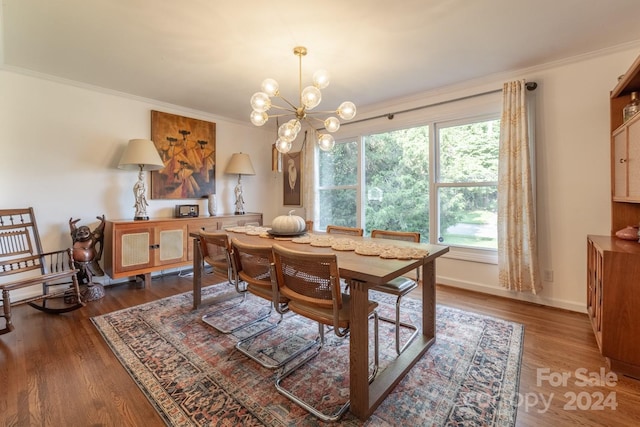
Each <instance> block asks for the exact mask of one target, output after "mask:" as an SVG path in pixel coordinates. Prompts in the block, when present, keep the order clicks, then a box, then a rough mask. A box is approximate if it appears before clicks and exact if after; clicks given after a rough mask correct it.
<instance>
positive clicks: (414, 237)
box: [371, 230, 420, 354]
mask: <svg viewBox="0 0 640 427" xmlns="http://www.w3.org/2000/svg"><path fill="white" fill-rule="evenodd" d="M371 237H372V238H380V239H392V240H405V241H409V242H415V243H419V242H420V233H418V232H413V231H390V230H371ZM419 281H420V268H417V269H416V278H415V279H411V278H409V277H404V276H400V277H396V278H395V279H393V280H391V281H390V282H388V283H385V284H383V285H378V286H375V287H373V288H371V289H373V290H374V291H379V292H384V293H386V294H391V295H394V296H395V297H396V316H395V320H394V319H389V318H387V317H383V316H380V320H382V321H385V322H388V323H394V324H395V325H396V328H395V329H396V353H398V354H400V353H402V352H403V351H404V350H405V349H406V348H407V346H408V345H409V344H411V342H412V341H413V340H414V338H415V337H416V336H417V335H418V327H417V326H416V325H414V324H412V323H407V322H403V321H401V320H400V303H401V301H402V297H403V296H405V295H407V294H408V293H409V292H411V291H413V290H414V289H416V288H417V287H418V282H419ZM400 327H405V328H407V329H410V330H411V331H413V332H412V333H411V335H410V336H409V338H408V339H407V341H406V342H405V343H404V344H403V345H400Z"/></svg>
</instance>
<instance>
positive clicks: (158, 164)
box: [118, 139, 164, 171]
mask: <svg viewBox="0 0 640 427" xmlns="http://www.w3.org/2000/svg"><path fill="white" fill-rule="evenodd" d="M162 168H164V163H163V162H162V158H161V157H160V154H158V150H157V149H156V146H155V144H154V143H153V141H151V140H149V139H131V140H129V145H127V148H126V149H125V150H124V153H122V157H121V158H120V163H119V164H118V169H135V170H145V171H155V170H160V169H162Z"/></svg>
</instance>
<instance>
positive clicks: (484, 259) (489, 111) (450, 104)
mask: <svg viewBox="0 0 640 427" xmlns="http://www.w3.org/2000/svg"><path fill="white" fill-rule="evenodd" d="M441 104H442V105H435V106H434V107H429V108H426V109H414V110H412V111H409V112H407V113H403V114H398V115H396V116H395V117H394V118H393V120H392V121H389V120H384V119H378V120H372V121H362V122H359V123H354V124H352V125H348V126H343V127H342V128H341V130H340V133H339V135H338V136H337V137H336V144H339V143H341V142H353V141H356V142H357V145H358V171H357V188H356V195H357V196H356V197H357V200H356V212H357V218H356V223H357V224H358V226H359V227H360V226H361V224H364V210H363V209H362V206H364V197H365V195H364V192H363V189H362V182H363V176H362V175H363V172H362V171H363V170H364V156H363V152H364V147H363V144H364V143H363V137H362V136H363V135H373V134H378V133H384V132H391V131H394V130H399V129H406V128H411V127H418V126H429V192H430V194H429V216H430V218H429V224H430V227H429V242H430V243H432V244H436V245H437V244H439V243H438V241H437V239H438V230H439V227H438V223H437V222H438V221H439V215H437V214H436V213H437V212H438V206H437V200H436V199H435V196H436V195H437V183H436V182H435V179H436V173H435V172H436V169H435V168H436V167H437V159H436V152H435V144H436V143H435V141H436V128H437V127H438V126H443V125H444V124H447V125H450V124H451V123H459V124H464V123H472V122H477V121H482V120H483V119H484V120H493V119H496V118H500V115H501V105H502V94H501V92H500V91H495V92H491V93H487V94H484V95H482V96H477V97H475V96H472V97H461V99H460V100H458V101H443V102H442V103H441ZM315 149H316V150H318V148H317V147H316V148H315ZM316 158H317V157H316ZM314 169H315V171H316V174H317V173H318V167H317V164H316V167H315V168H314ZM316 178H317V176H316ZM316 182H319V181H318V180H317V179H316ZM470 184H473V185H474V186H477V185H478V183H470ZM442 186H444V185H442ZM326 188H327V187H322V189H326ZM336 188H338V187H336ZM349 188H353V187H352V186H349ZM319 189H320V187H319V186H317V187H316V189H315V190H319ZM434 225H435V226H434ZM443 258H451V259H459V260H464V261H472V262H479V263H487V264H497V263H498V253H497V250H495V249H487V248H476V247H462V246H450V250H449V252H448V253H447V254H445V255H443Z"/></svg>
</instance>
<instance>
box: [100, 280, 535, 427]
mask: <svg viewBox="0 0 640 427" xmlns="http://www.w3.org/2000/svg"><path fill="white" fill-rule="evenodd" d="M232 289H233V288H232V287H231V286H229V285H228V284H218V285H212V286H209V287H207V288H205V289H203V296H213V295H216V294H224V293H229V292H230V291H231V290H232ZM370 297H371V298H372V299H375V300H376V301H378V302H379V306H378V312H379V313H380V315H381V316H384V317H390V318H393V313H394V310H395V307H394V301H392V300H391V299H389V298H388V296H386V295H383V294H378V293H376V292H370ZM239 301H240V299H235V300H231V301H227V302H225V303H220V304H218V305H211V306H208V307H203V308H201V309H198V310H193V309H192V294H191V292H186V293H184V294H179V295H175V296H172V297H168V298H165V299H161V300H158V301H154V302H151V303H147V304H143V305H140V306H136V307H132V308H128V309H124V310H120V311H117V312H113V313H110V314H106V315H102V316H98V317H94V318H92V321H93V323H94V325H95V326H96V328H97V329H98V330H99V331H100V333H101V334H102V336H103V337H104V339H105V340H106V342H107V343H108V345H109V346H110V348H111V349H112V350H113V352H114V354H115V355H116V356H117V358H118V359H119V360H120V362H121V363H122V365H123V366H124V367H125V369H126V370H127V371H128V373H129V374H130V375H131V378H132V379H133V381H135V383H136V384H137V385H138V386H139V387H140V389H141V390H142V391H143V393H144V394H145V395H146V396H147V398H148V399H149V401H150V402H151V404H152V405H153V406H154V407H155V409H156V410H157V411H158V413H159V414H160V416H161V417H162V418H163V419H164V421H165V422H166V424H167V425H169V426H220V425H224V426H320V425H327V423H324V422H321V421H319V420H318V419H317V418H315V417H314V416H312V415H310V414H309V413H307V412H306V411H304V410H303V409H302V408H300V407H299V406H297V405H296V404H295V403H293V402H291V401H290V400H289V399H287V398H286V397H284V396H282V395H281V394H279V393H278V392H277V391H276V389H275V385H274V382H275V377H276V372H277V371H276V370H274V369H267V368H264V367H262V366H261V365H260V364H258V363H257V362H256V361H254V360H252V359H250V358H248V357H247V356H245V355H244V354H242V353H241V352H239V351H238V350H236V348H235V345H236V343H237V342H238V341H239V340H240V339H242V338H246V337H248V336H249V335H250V334H252V333H253V332H255V331H256V330H257V329H260V328H264V327H265V326H267V325H268V324H270V323H275V322H276V321H277V320H278V319H279V317H278V316H277V315H276V314H275V313H273V314H272V315H271V316H270V317H268V318H267V319H266V320H264V321H262V322H259V323H257V324H255V325H254V326H252V327H249V328H245V329H242V330H240V331H239V332H235V333H232V334H222V333H220V332H218V331H217V330H216V329H214V328H213V327H212V326H211V325H209V324H208V323H207V322H205V321H203V318H204V319H206V320H207V321H217V320H219V321H220V322H221V323H224V324H225V325H222V326H225V327H233V323H234V322H235V323H236V324H237V323H238V322H241V323H242V322H245V321H246V320H247V319H246V317H247V316H255V315H256V313H259V312H263V311H265V310H267V309H268V304H266V301H265V300H262V299H260V298H258V297H254V296H252V295H247V298H246V300H245V301H244V302H242V304H240V305H237V306H235V307H233V308H231V309H229V310H227V311H223V312H221V313H218V314H215V313H214V311H215V310H219V309H220V307H221V306H222V304H227V305H229V306H231V305H236V304H237V303H238V302H239ZM265 306H266V307H265ZM420 307H421V303H420V302H419V301H417V300H415V299H411V298H406V297H405V298H404V299H403V302H402V315H403V319H402V320H406V321H411V319H412V318H413V319H414V323H418V320H419V319H418V318H417V316H416V313H418V312H419V311H420ZM379 331H380V351H379V353H380V364H379V366H380V370H383V369H385V365H388V363H389V361H391V360H393V358H394V357H396V353H395V345H394V343H395V334H394V325H392V324H389V323H386V322H382V321H381V322H380V324H379ZM436 331H437V332H436V334H437V335H436V343H435V344H434V345H433V346H432V347H431V348H430V349H429V350H428V351H427V353H426V354H425V355H424V356H423V357H422V358H421V360H420V361H419V362H418V363H417V364H416V365H415V366H414V367H413V368H412V369H411V371H410V372H409V373H408V374H407V375H406V376H405V378H403V380H402V381H401V382H400V383H399V384H398V385H397V386H396V388H395V389H394V390H393V392H392V393H391V394H390V395H389V396H388V397H387V398H386V399H385V401H384V402H383V403H382V404H381V405H380V406H379V407H378V408H377V410H376V411H375V412H374V414H373V415H372V416H371V417H370V418H369V419H368V420H367V421H364V422H363V421H360V420H358V419H357V418H356V417H354V416H353V415H351V414H350V413H349V412H347V413H346V414H345V415H344V416H343V417H342V419H341V420H340V421H339V422H338V423H335V424H338V425H345V426H399V425H402V426H407V425H412V426H513V425H515V420H516V413H517V403H518V399H517V395H518V385H519V374H520V363H521V355H522V343H523V338H524V327H523V326H522V325H520V324H517V323H513V322H508V321H504V320H500V319H496V318H492V317H486V316H482V315H478V314H474V313H469V312H465V311H461V310H457V309H454V308H450V307H446V306H442V305H438V306H437V311H436ZM317 334H318V326H317V323H314V322H312V321H309V320H306V319H304V318H302V317H300V316H296V315H293V314H287V315H285V316H284V319H283V320H282V322H281V323H280V324H279V325H278V326H277V327H276V328H274V329H271V330H270V331H268V332H265V333H263V334H261V335H258V336H257V337H256V338H252V339H250V340H249V341H247V344H246V346H245V347H246V348H247V349H248V350H250V351H254V352H255V355H256V357H257V358H258V359H260V360H271V361H272V362H273V361H277V360H280V359H281V358H283V357H284V356H283V354H287V353H288V352H291V351H292V350H294V349H295V348H296V347H298V346H304V345H305V344H307V343H309V342H310V341H312V340H313V339H315V338H316V337H317ZM407 334H408V333H407ZM370 336H371V337H373V321H371V322H370ZM325 337H326V343H325V345H324V347H323V348H322V349H321V351H320V353H319V355H318V356H316V357H315V358H313V359H312V360H311V361H310V362H308V363H307V364H305V365H303V367H302V368H300V369H298V370H297V371H296V372H295V373H294V374H292V375H291V376H289V377H287V378H286V379H285V380H284V381H283V383H282V385H284V386H285V387H288V388H293V389H295V391H296V393H297V394H301V395H302V396H303V397H304V399H305V400H307V401H309V402H310V403H312V404H314V406H319V407H320V409H322V410H323V411H331V410H333V409H334V408H335V407H338V406H340V405H342V404H343V403H344V402H345V401H346V400H348V397H349V375H348V373H349V371H348V370H349V343H348V336H347V337H346V338H339V337H337V336H336V335H335V334H334V333H333V332H326V333H325ZM405 338H406V335H405ZM371 341H373V340H371ZM369 353H370V359H371V362H370V363H371V366H372V365H373V356H372V355H373V344H371V346H370V352H369ZM303 356H304V353H303ZM297 360H298V359H294V361H292V362H289V363H296V361H297Z"/></svg>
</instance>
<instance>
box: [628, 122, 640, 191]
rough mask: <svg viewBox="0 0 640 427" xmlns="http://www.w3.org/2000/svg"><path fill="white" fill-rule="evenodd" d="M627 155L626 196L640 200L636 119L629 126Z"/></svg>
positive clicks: (638, 125) (639, 134) (639, 129)
mask: <svg viewBox="0 0 640 427" xmlns="http://www.w3.org/2000/svg"><path fill="white" fill-rule="evenodd" d="M627 153H628V160H627V186H628V196H629V197H630V198H632V199H640V121H638V120H637V118H636V120H633V121H632V123H631V124H630V125H629V129H628V137H627Z"/></svg>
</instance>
